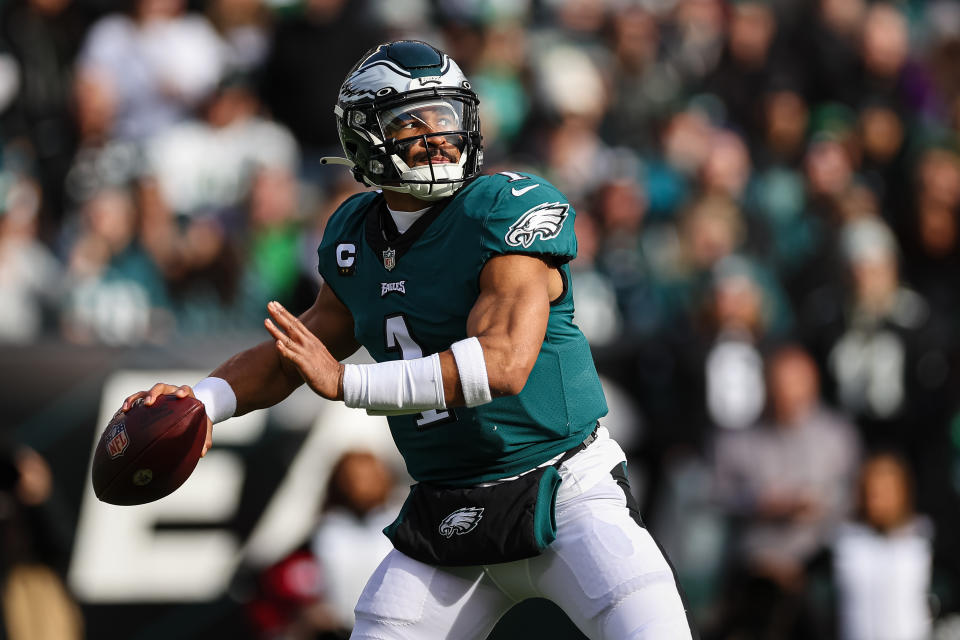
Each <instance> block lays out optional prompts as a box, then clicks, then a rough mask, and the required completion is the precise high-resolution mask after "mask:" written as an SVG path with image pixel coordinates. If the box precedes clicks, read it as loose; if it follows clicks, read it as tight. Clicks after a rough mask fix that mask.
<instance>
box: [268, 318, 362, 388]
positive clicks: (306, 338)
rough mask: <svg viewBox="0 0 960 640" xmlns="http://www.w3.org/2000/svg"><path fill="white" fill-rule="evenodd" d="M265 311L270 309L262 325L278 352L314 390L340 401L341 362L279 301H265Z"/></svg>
mask: <svg viewBox="0 0 960 640" xmlns="http://www.w3.org/2000/svg"><path fill="white" fill-rule="evenodd" d="M267 311H269V312H270V318H267V319H266V320H264V321H263V324H264V326H265V327H266V328H267V331H269V332H270V335H272V336H273V337H274V338H275V339H276V341H277V351H279V352H280V355H281V356H283V357H284V358H286V359H287V360H288V361H290V363H291V364H293V365H294V366H295V367H296V368H297V371H299V372H300V377H302V378H303V381H304V382H306V383H307V385H308V386H309V387H310V388H311V389H313V390H314V391H315V392H317V393H318V394H320V395H321V396H323V397H324V398H327V399H329V400H341V399H342V398H343V391H342V390H341V388H340V378H341V376H342V375H343V365H342V364H340V363H339V362H338V361H337V359H336V358H334V357H333V356H332V355H330V352H329V351H327V348H326V347H325V346H324V345H323V343H322V342H321V341H320V339H319V338H317V336H315V335H313V333H312V332H311V331H310V330H309V329H307V328H306V327H305V326H304V324H303V323H302V322H300V320H299V319H298V318H297V317H296V316H294V315H293V314H291V313H290V312H289V311H287V310H286V309H284V308H283V305H281V304H280V303H279V302H276V301H274V302H271V303H270V304H268V305H267ZM271 318H272V319H273V320H272V321H271Z"/></svg>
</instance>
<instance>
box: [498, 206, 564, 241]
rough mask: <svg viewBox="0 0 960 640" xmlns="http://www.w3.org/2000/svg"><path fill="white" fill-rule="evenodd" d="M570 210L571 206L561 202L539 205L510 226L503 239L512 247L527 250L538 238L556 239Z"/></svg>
mask: <svg viewBox="0 0 960 640" xmlns="http://www.w3.org/2000/svg"><path fill="white" fill-rule="evenodd" d="M569 210H570V205H569V204H563V203H560V202H546V203H544V204H539V205H537V206H535V207H534V208H533V209H530V210H529V211H527V212H526V213H524V214H523V215H522V216H520V218H519V219H518V220H517V221H516V222H514V223H513V224H512V225H510V229H509V230H508V231H507V235H505V236H504V237H503V239H504V240H505V241H506V242H507V244H508V245H510V246H511V247H523V248H524V249H527V248H529V247H530V245H531V244H533V241H534V240H536V239H537V236H540V238H541V239H542V240H550V239H551V238H556V237H557V236H558V235H560V230H561V229H563V221H564V220H566V219H567V215H568V212H569Z"/></svg>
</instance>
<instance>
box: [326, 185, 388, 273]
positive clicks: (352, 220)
mask: <svg viewBox="0 0 960 640" xmlns="http://www.w3.org/2000/svg"><path fill="white" fill-rule="evenodd" d="M374 196H375V194H374V193H371V192H363V193H358V194H355V195H353V196H351V197H350V198H348V199H347V200H345V201H344V202H343V204H341V205H340V206H339V207H337V210H336V211H334V212H333V213H332V214H331V215H330V218H329V219H328V220H327V223H326V225H325V226H324V229H323V237H322V238H321V239H320V245H319V246H318V247H317V271H318V272H319V273H320V276H321V277H322V278H323V279H324V281H326V282H331V281H332V280H333V279H334V276H335V275H338V274H339V275H341V276H344V275H350V274H351V273H352V272H353V270H354V268H355V267H354V263H355V260H356V256H357V251H358V249H359V245H360V242H359V240H360V239H359V237H355V236H357V234H356V233H355V232H352V229H351V228H350V227H351V226H356V224H357V219H356V217H357V216H358V215H360V214H362V211H363V210H364V209H366V207H367V206H369V204H370V202H371V201H372V200H373V197H374Z"/></svg>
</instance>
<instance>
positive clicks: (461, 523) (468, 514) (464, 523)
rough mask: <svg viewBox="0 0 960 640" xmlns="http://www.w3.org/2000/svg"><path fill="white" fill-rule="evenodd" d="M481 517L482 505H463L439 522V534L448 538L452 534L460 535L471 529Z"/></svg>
mask: <svg viewBox="0 0 960 640" xmlns="http://www.w3.org/2000/svg"><path fill="white" fill-rule="evenodd" d="M482 517H483V507H463V508H462V509H457V510H456V511H454V512H453V513H451V514H450V515H448V516H447V517H446V518H444V519H443V522H441V523H440V535H442V536H443V537H444V538H450V537H452V536H453V534H457V535H458V536H462V535H463V534H465V533H470V532H471V531H473V530H474V529H475V528H476V526H477V524H479V523H480V519H481V518H482Z"/></svg>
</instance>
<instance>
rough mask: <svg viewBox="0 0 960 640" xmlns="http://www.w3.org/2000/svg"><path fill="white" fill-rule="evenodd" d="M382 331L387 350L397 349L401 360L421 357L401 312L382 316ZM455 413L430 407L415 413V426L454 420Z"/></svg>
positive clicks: (421, 350) (421, 426)
mask: <svg viewBox="0 0 960 640" xmlns="http://www.w3.org/2000/svg"><path fill="white" fill-rule="evenodd" d="M384 333H385V334H386V338H387V351H399V352H400V357H401V358H402V359H403V360H412V359H413V358H422V357H423V348H422V347H421V346H420V345H419V344H417V341H416V340H414V339H413V337H412V336H411V335H410V327H409V326H408V325H407V318H406V316H404V315H403V314H402V313H401V314H398V315H395V316H387V317H386V318H384ZM456 419H457V414H455V413H454V412H453V409H442V410H441V409H430V410H429V411H423V412H421V413H418V414H417V427H418V428H420V429H426V428H428V427H433V426H436V425H438V424H442V423H444V422H454V421H455V420H456Z"/></svg>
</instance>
